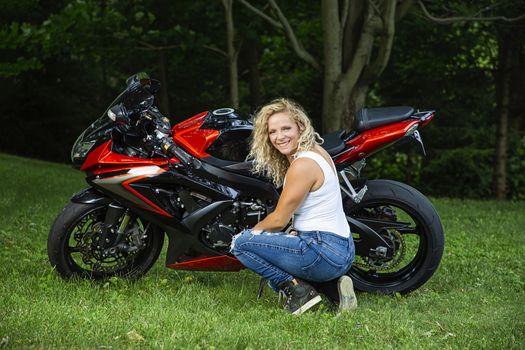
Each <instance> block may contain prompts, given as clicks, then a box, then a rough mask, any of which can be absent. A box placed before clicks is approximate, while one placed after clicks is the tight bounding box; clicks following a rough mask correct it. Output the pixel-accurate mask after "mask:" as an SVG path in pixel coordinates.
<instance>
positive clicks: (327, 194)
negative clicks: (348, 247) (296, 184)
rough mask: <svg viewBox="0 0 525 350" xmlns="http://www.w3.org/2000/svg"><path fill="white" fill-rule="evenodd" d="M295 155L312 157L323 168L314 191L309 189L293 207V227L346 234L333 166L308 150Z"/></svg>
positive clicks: (348, 233)
mask: <svg viewBox="0 0 525 350" xmlns="http://www.w3.org/2000/svg"><path fill="white" fill-rule="evenodd" d="M298 158H310V159H312V160H314V161H315V162H316V163H317V164H318V165H319V167H321V169H322V171H323V174H324V181H323V184H322V185H321V187H319V188H318V189H317V190H315V191H313V192H309V193H308V195H307V196H306V198H305V199H304V201H303V202H302V203H301V205H300V206H299V208H297V209H296V211H295V213H294V218H293V225H294V227H295V229H297V230H299V231H328V232H332V233H334V234H337V235H340V236H343V237H348V236H350V226H349V225H348V221H347V220H346V216H345V213H344V211H343V201H342V198H341V189H340V188H339V180H338V178H337V175H336V173H335V172H334V169H333V168H332V167H331V166H330V164H328V162H327V161H326V159H325V158H324V157H323V156H321V155H319V154H317V153H315V152H312V151H305V152H301V153H299V154H298V155H297V156H296V157H295V159H298ZM332 164H333V163H332Z"/></svg>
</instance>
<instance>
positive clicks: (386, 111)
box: [354, 106, 414, 131]
mask: <svg viewBox="0 0 525 350" xmlns="http://www.w3.org/2000/svg"><path fill="white" fill-rule="evenodd" d="M413 113H414V108H412V107H410V106H396V107H379V108H363V109H360V110H359V111H357V113H356V115H355V120H354V128H355V130H357V131H365V130H370V129H372V128H376V127H378V126H381V125H387V124H391V123H396V122H400V121H402V120H405V119H408V118H410V117H411V116H412V114H413Z"/></svg>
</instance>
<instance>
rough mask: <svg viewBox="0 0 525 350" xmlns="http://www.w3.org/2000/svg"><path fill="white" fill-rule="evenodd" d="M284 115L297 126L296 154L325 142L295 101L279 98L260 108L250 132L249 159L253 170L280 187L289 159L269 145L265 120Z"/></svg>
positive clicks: (266, 121)
mask: <svg viewBox="0 0 525 350" xmlns="http://www.w3.org/2000/svg"><path fill="white" fill-rule="evenodd" d="M281 112H284V113H287V114H288V115H289V116H290V117H291V119H292V120H293V121H294V122H295V123H296V124H297V126H298V127H299V135H300V136H299V145H298V147H297V151H296V154H297V153H299V152H302V151H311V150H312V149H314V147H315V145H316V144H322V143H323V142H324V140H323V139H322V138H321V136H319V134H318V133H317V132H315V130H314V128H313V126H312V123H311V122H310V119H308V117H307V115H306V113H305V111H304V109H303V108H302V107H301V106H300V105H299V104H297V103H296V102H294V101H292V100H290V99H286V98H278V99H275V100H273V101H272V102H270V103H269V104H267V105H265V106H263V107H261V108H260V109H259V110H258V111H257V113H256V115H255V128H254V130H253V133H252V140H251V145H250V146H251V147H250V153H249V155H248V159H253V169H252V171H253V172H254V173H257V174H262V175H265V176H267V177H269V178H271V179H272V181H273V182H274V184H275V185H277V186H281V185H282V183H283V180H284V176H285V175H286V171H287V170H288V167H289V166H290V162H289V161H288V158H286V156H285V155H284V154H282V153H281V152H279V151H278V150H277V149H276V148H275V147H274V146H273V145H272V143H271V142H270V137H269V135H268V119H270V117H271V116H272V115H274V114H276V113H281Z"/></svg>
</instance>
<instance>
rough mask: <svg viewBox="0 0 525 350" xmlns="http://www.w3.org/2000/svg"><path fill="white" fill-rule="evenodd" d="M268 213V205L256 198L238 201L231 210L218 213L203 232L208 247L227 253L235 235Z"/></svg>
mask: <svg viewBox="0 0 525 350" xmlns="http://www.w3.org/2000/svg"><path fill="white" fill-rule="evenodd" d="M265 214H266V207H265V206H264V205H261V204H260V203H258V201H255V200H247V201H236V202H234V203H233V206H232V207H231V208H230V210H227V211H224V212H223V213H221V214H220V215H218V216H217V217H216V218H215V219H214V220H213V221H212V222H210V223H208V224H207V225H206V226H204V228H203V229H202V232H201V238H202V241H203V242H204V244H206V245H207V246H208V247H210V248H212V249H214V250H217V251H219V252H221V253H224V254H227V253H228V252H229V250H230V244H231V241H232V238H233V236H235V235H236V234H238V233H240V232H241V231H243V230H245V229H247V228H251V227H253V226H255V225H256V224H257V223H258V222H259V221H260V219H262V218H263V217H264V215H265Z"/></svg>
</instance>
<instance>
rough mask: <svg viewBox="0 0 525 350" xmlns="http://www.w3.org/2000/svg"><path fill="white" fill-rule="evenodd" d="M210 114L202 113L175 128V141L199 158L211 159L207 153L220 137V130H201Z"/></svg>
mask: <svg viewBox="0 0 525 350" xmlns="http://www.w3.org/2000/svg"><path fill="white" fill-rule="evenodd" d="M207 114H208V112H202V113H199V114H197V115H196V116H194V117H191V118H190V119H188V120H185V121H183V122H181V123H179V124H177V125H175V126H174V127H173V129H172V130H173V135H174V136H173V139H174V140H175V142H176V143H177V144H179V145H181V146H182V147H184V148H185V149H186V150H187V151H188V152H190V153H191V154H192V155H193V156H195V157H197V158H204V157H209V156H210V155H209V154H208V153H206V152H205V151H206V150H207V149H208V147H210V145H211V144H212V143H213V141H215V140H216V139H217V137H219V134H220V132H219V131H218V130H208V129H200V127H201V126H202V124H204V121H205V119H206V115H207Z"/></svg>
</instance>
